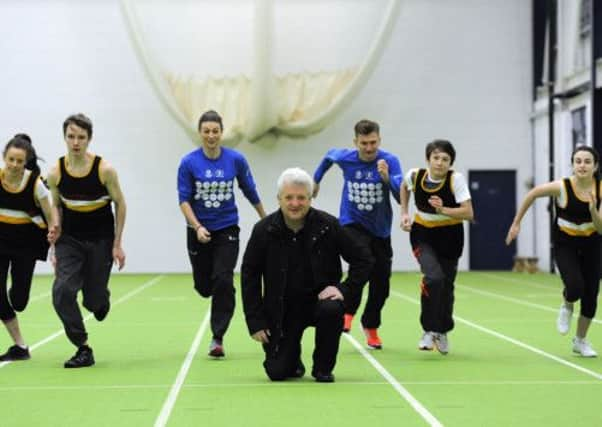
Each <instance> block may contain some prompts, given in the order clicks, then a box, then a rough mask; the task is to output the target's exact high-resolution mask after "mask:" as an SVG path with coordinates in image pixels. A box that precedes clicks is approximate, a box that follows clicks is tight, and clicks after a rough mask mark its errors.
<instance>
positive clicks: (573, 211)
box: [506, 146, 602, 357]
mask: <svg viewBox="0 0 602 427" xmlns="http://www.w3.org/2000/svg"><path fill="white" fill-rule="evenodd" d="M571 164H572V165H573V174H572V175H571V176H569V177H567V178H563V179H559V180H556V181H552V182H548V183H546V184H542V185H538V186H537V187H535V188H533V189H532V190H531V191H529V192H528V193H527V195H526V196H525V199H524V200H523V202H522V204H521V206H520V208H519V209H518V211H517V212H516V216H515V217H514V221H513V222H512V225H511V226H510V230H508V235H507V237H506V244H510V242H512V241H513V240H514V239H515V238H516V236H517V235H518V233H519V231H520V221H521V219H522V218H523V216H524V215H525V213H526V212H527V210H528V209H529V207H530V206H531V204H532V203H533V201H534V200H535V199H536V198H538V197H554V198H555V199H556V218H555V221H554V233H553V236H552V239H553V242H554V257H555V259H556V265H557V266H558V271H559V272H560V277H561V278H562V282H563V284H564V291H563V296H564V302H563V303H562V305H561V306H560V310H559V312H558V318H557V321H556V326H557V329H558V332H560V333H561V334H562V335H565V334H567V333H568V332H569V330H570V326H571V318H572V316H573V306H574V303H575V302H576V301H578V300H580V301H581V307H580V316H579V320H578V322H577V333H576V336H575V338H573V352H575V353H577V354H580V355H581V356H583V357H596V356H597V353H596V352H595V351H594V349H593V348H592V347H591V345H590V344H589V343H588V342H587V341H586V340H585V337H586V335H587V331H588V329H589V326H590V324H591V322H592V319H593V318H594V316H595V314H596V308H597V300H598V292H599V289H600V234H602V211H601V209H600V186H601V185H602V184H601V182H600V180H599V178H598V176H597V174H598V165H599V156H598V152H597V151H596V150H594V149H593V148H591V147H587V146H578V147H576V148H575V150H574V151H573V154H572V156H571Z"/></svg>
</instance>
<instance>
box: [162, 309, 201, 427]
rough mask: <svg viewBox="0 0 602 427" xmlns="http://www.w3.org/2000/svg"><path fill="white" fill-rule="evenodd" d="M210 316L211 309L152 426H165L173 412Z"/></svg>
mask: <svg viewBox="0 0 602 427" xmlns="http://www.w3.org/2000/svg"><path fill="white" fill-rule="evenodd" d="M210 314H211V309H209V310H207V313H206V314H205V318H204V319H203V321H202V322H201V326H199V330H198V331H197V333H196V336H195V337H194V340H192V345H191V346H190V350H188V354H187V355H186V358H185V359H184V362H183V363H182V366H181V367H180V371H179V372H178V375H177V377H176V379H175V381H174V383H173V385H172V386H171V389H170V390H169V394H168V395H167V399H165V402H164V403H163V407H162V408H161V412H160V413H159V416H158V417H157V419H156V420H155V424H154V425H155V427H163V426H165V425H166V424H167V420H168V419H169V416H170V415H171V411H172V410H173V407H174V405H175V404H176V400H177V398H178V394H179V393H180V390H181V389H182V385H183V384H184V380H185V379H186V375H188V370H189V369H190V365H191V364H192V361H193V359H194V356H195V355H196V353H197V351H198V349H199V345H200V344H201V339H202V338H203V335H205V331H206V330H207V326H208V325H209V317H210Z"/></svg>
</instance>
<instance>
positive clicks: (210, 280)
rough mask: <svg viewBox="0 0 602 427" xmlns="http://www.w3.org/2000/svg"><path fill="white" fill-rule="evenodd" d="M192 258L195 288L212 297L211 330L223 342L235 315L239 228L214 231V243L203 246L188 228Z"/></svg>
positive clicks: (207, 296) (212, 239) (188, 244)
mask: <svg viewBox="0 0 602 427" xmlns="http://www.w3.org/2000/svg"><path fill="white" fill-rule="evenodd" d="M187 229H188V230H187V246H188V257H189V258H190V264H191V265H192V278H193V280H194V288H195V289H196V291H197V292H198V293H199V294H200V295H201V296H202V297H204V298H209V297H211V331H212V333H213V337H214V338H219V339H222V338H223V337H224V335H225V333H226V331H227V330H228V326H229V325H230V320H231V319H232V316H233V315H234V305H235V297H234V293H235V290H234V266H235V265H236V259H237V258H238V246H239V242H238V233H239V228H238V226H232V227H228V228H224V229H222V230H217V231H211V241H209V243H201V242H199V241H198V240H197V238H196V232H195V231H194V230H193V229H192V228H190V227H187Z"/></svg>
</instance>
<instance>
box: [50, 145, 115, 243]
mask: <svg viewBox="0 0 602 427" xmlns="http://www.w3.org/2000/svg"><path fill="white" fill-rule="evenodd" d="M101 160H102V158H101V157H100V156H95V157H94V160H93V161H92V167H91V168H90V170H89V171H88V173H87V174H86V175H84V176H81V177H76V176H73V175H70V174H69V172H68V171H67V167H66V165H65V157H61V158H60V159H59V168H60V174H61V175H60V178H59V183H58V185H57V188H58V190H59V195H60V199H61V206H62V214H63V223H62V232H63V233H64V234H67V235H70V236H72V237H75V238H77V239H83V240H98V239H103V238H112V237H113V236H114V235H115V220H114V217H113V211H112V209H111V198H110V196H109V192H108V191H107V188H106V187H105V185H104V184H103V183H102V182H101V181H100V171H99V167H100V161H101Z"/></svg>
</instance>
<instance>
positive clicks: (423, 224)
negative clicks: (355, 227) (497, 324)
mask: <svg viewBox="0 0 602 427" xmlns="http://www.w3.org/2000/svg"><path fill="white" fill-rule="evenodd" d="M455 159H456V150H455V149H454V146H453V145H452V144H451V142H449V141H446V140H442V139H437V140H435V141H433V142H431V143H429V144H427V146H426V160H427V164H428V167H427V168H425V169H411V170H410V171H409V172H408V173H407V174H406V176H405V178H404V181H403V184H402V186H401V192H400V201H401V228H402V229H403V230H404V231H409V232H410V243H411V245H412V251H413V252H414V256H415V257H416V259H417V260H418V263H419V264H420V271H421V272H422V274H423V277H422V282H421V283H420V287H421V296H420V306H421V311H420V324H421V325H422V329H423V334H422V337H421V338H420V341H419V343H418V348H419V349H420V350H427V351H430V350H433V349H435V348H436V349H437V350H438V351H439V353H441V354H444V355H445V354H447V353H448V352H449V340H448V337H447V334H448V332H450V331H451V330H452V329H453V328H454V319H453V308H454V287H455V285H454V282H455V280H456V273H457V271H458V259H459V258H460V256H461V255H462V250H463V248H464V226H463V221H472V218H473V210H472V201H471V196H470V191H469V190H468V185H467V183H466V179H465V178H464V176H463V175H462V174H460V173H459V172H456V171H454V170H452V169H451V167H452V165H453V164H454V160H455ZM410 192H414V202H415V204H416V213H415V215H414V221H413V222H412V220H411V219H410V215H409V213H408V209H409V207H408V202H409V199H410Z"/></svg>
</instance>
